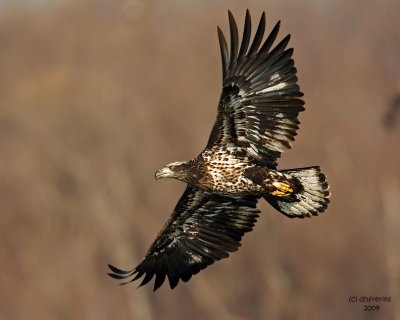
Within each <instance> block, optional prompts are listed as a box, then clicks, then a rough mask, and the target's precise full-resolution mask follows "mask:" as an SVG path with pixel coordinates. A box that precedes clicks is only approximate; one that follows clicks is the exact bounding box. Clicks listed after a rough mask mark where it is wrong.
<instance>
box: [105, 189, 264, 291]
mask: <svg viewBox="0 0 400 320" xmlns="http://www.w3.org/2000/svg"><path fill="white" fill-rule="evenodd" d="M257 200H258V199H257V197H252V196H251V197H244V198H242V199H233V198H227V197H223V196H219V195H215V194H208V193H205V192H203V191H202V190H200V189H197V188H195V187H187V189H186V191H185V192H184V194H183V195H182V197H181V199H180V200H179V202H178V204H177V205H176V207H175V210H174V212H173V213H172V215H171V217H170V218H169V220H168V221H167V223H166V225H165V226H164V228H163V229H162V230H161V231H160V233H159V234H158V236H157V238H156V239H155V241H154V243H153V244H152V245H151V247H150V249H149V251H148V252H147V254H146V256H145V257H144V259H143V261H142V262H141V263H140V264H139V265H138V266H137V267H136V268H134V269H133V270H130V271H122V270H119V269H117V268H115V267H113V266H109V267H110V269H111V271H112V273H109V275H110V276H111V277H113V278H116V279H126V278H130V277H132V279H130V280H129V281H128V282H124V284H126V283H129V282H132V281H134V280H137V279H139V278H140V277H142V276H143V275H145V277H144V279H143V281H142V283H141V284H140V286H142V285H144V284H146V283H148V282H149V281H150V280H151V279H152V278H153V276H155V277H156V279H155V283H154V291H155V290H157V289H158V288H159V287H160V286H161V285H162V284H163V282H164V280H165V277H166V276H168V280H169V283H170V286H171V289H173V288H175V287H176V285H177V284H178V282H179V279H182V280H183V281H185V282H186V281H188V280H189V279H190V278H191V277H192V275H194V274H196V273H198V272H199V271H200V270H202V269H204V268H206V267H207V266H208V265H210V264H212V263H214V262H215V261H217V260H220V259H222V258H226V257H228V255H229V252H233V251H236V250H237V249H238V247H239V246H240V240H241V239H242V236H243V234H244V233H245V232H248V231H251V230H252V229H253V226H254V223H255V222H256V219H257V217H258V213H259V212H260V211H259V210H258V209H257V208H256V204H257Z"/></svg>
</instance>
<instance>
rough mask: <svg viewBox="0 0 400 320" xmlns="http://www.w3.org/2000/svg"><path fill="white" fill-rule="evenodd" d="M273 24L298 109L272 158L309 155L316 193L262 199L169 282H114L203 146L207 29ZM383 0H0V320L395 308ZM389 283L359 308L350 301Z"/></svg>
mask: <svg viewBox="0 0 400 320" xmlns="http://www.w3.org/2000/svg"><path fill="white" fill-rule="evenodd" d="M247 7H248V8H249V9H250V10H251V13H252V16H253V20H254V22H256V21H258V19H259V16H260V14H261V12H262V11H263V10H266V11H267V24H268V28H269V30H270V28H272V26H273V25H274V24H275V22H276V21H277V20H279V19H281V20H282V32H281V35H280V37H281V38H282V37H283V36H284V35H285V34H287V33H291V34H292V40H291V45H292V46H293V47H294V48H295V53H294V58H295V61H296V66H297V68H298V70H299V72H298V75H299V81H300V86H301V89H302V91H303V92H304V93H305V97H304V98H305V101H306V108H307V110H306V112H305V113H303V114H302V115H301V118H300V120H301V122H302V125H301V129H300V131H299V135H298V137H297V140H296V142H295V143H294V144H293V150H291V151H289V152H287V153H285V154H284V155H283V157H282V159H281V161H280V168H292V167H301V166H308V165H317V164H319V165H321V166H322V168H323V170H324V171H325V172H326V173H327V175H328V177H329V182H330V184H331V191H332V204H331V206H330V207H329V209H328V211H327V212H326V214H323V215H322V216H320V217H318V218H312V219H305V220H290V219H287V218H286V217H284V216H283V215H280V214H278V213H277V212H276V211H275V210H274V209H273V208H272V207H269V206H268V205H267V204H265V203H261V204H260V208H261V210H262V212H263V214H262V216H261V217H260V218H259V221H258V223H257V225H256V227H255V230H254V231H253V232H252V233H250V234H248V235H247V236H245V238H244V241H243V246H242V248H241V249H240V250H239V251H238V252H237V253H235V254H233V255H231V257H230V258H229V259H225V260H223V261H221V262H219V263H217V264H215V265H213V266H211V267H209V268H207V269H206V270H204V271H203V272H201V273H200V274H199V275H197V276H195V277H194V278H193V279H192V280H191V281H190V282H189V283H188V284H180V285H179V286H178V287H177V288H176V289H175V290H173V291H171V290H170V289H169V287H168V285H165V286H163V287H162V288H161V289H160V290H159V291H158V292H157V293H155V294H154V293H153V292H152V291H151V289H152V288H151V286H147V287H144V288H141V289H138V290H137V289H136V288H135V287H136V285H135V284H133V285H130V286H124V287H120V286H118V285H117V282H116V281H114V280H112V279H110V278H109V277H108V276H107V275H106V271H107V263H112V264H114V265H116V266H118V267H121V268H130V267H132V266H133V265H135V264H137V263H138V262H140V260H141V259H142V257H143V255H144V254H145V252H146V250H147V248H148V246H149V245H150V243H151V241H152V240H153V239H154V237H155V235H156V233H157V232H158V230H159V229H160V228H161V226H162V225H163V224H164V222H165V220H166V219H167V217H168V216H169V214H170V212H171V211H172V209H173V207H174V206H175V204H176V201H177V199H178V197H180V194H181V192H182V191H183V189H184V184H183V183H180V182H177V181H172V180H163V181H159V182H157V183H156V182H155V181H154V178H153V176H154V171H155V170H156V169H158V168H159V167H161V166H163V165H165V164H166V163H168V162H172V161H177V160H186V159H189V158H192V157H194V156H196V155H197V154H198V153H199V152H200V151H201V150H202V148H203V147H204V146H205V143H206V141H207V138H208V135H209V133H210V130H211V127H212V124H213V121H214V119H215V114H216V105H217V102H218V98H219V94H220V90H221V66H220V57H219V49H218V45H217V34H216V26H217V25H219V26H221V27H222V28H223V29H224V30H228V20H227V10H228V9H231V10H232V11H233V13H234V14H235V16H236V17H237V18H238V22H239V24H240V26H241V27H242V23H243V18H244V13H245V9H246V8H247ZM399 12H400V3H399V2H398V1H397V0H384V1H372V0H367V1H362V0H358V1H353V2H344V1H339V0H330V1H324V2H322V1H316V0H306V1H302V2H300V1H297V2H295V1H288V0H284V1H269V2H265V1H251V2H250V3H244V2H241V1H227V0H226V1H218V2H216V3H215V2H211V1H191V2H189V1H183V0H165V1H155V0H153V1H144V0H142V1H140V0H131V1H119V0H117V1H105V0H103V1H94V0H93V1H90V0H88V1H66V0H65V1H62V0H59V1H45V0H41V1H11V0H9V1H4V0H3V1H0V57H1V58H0V70H1V72H0V261H1V265H0V271H1V272H0V318H1V319H11V320H14V319H94V320H102V319H193V320H195V319H350V318H351V319H395V318H397V319H399V317H400V309H399V299H400V296H399V283H400V282H399V281H400V278H399V270H400V260H399V251H398V243H399V241H400V217H399V216H400V172H399V164H400V152H399V148H400V143H399V138H400V124H398V126H397V127H394V128H393V129H392V130H390V131H388V130H386V129H385V127H384V126H383V122H382V119H383V117H384V114H385V112H386V109H387V106H388V103H389V102H390V101H391V99H392V97H393V95H396V94H398V92H399V91H398V90H400V87H399V83H400V64H399V57H400V24H399V22H398V21H399V20H398V16H399V15H398V13H399ZM362 295H365V296H391V298H392V302H391V303H382V304H381V306H380V310H379V311H378V312H375V313H372V312H369V313H368V312H364V311H363V310H362V309H363V304H362V303H353V304H352V303H349V302H348V298H349V296H362Z"/></svg>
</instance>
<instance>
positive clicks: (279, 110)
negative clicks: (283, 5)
mask: <svg viewBox="0 0 400 320" xmlns="http://www.w3.org/2000/svg"><path fill="white" fill-rule="evenodd" d="M228 16H229V27H230V50H229V51H228V46H227V43H226V40H225V36H224V34H223V32H222V31H221V29H220V28H218V38H219V45H220V49H221V57H222V74H223V89H222V94H221V98H220V101H219V105H218V113H217V119H216V121H215V124H214V127H213V129H212V131H211V135H210V138H209V140H208V143H207V146H206V148H205V149H204V150H203V152H201V153H200V155H199V156H198V157H197V158H194V159H192V160H189V161H185V162H174V163H171V164H169V165H167V166H165V167H164V168H162V169H160V170H158V171H157V172H156V173H155V178H156V179H160V178H175V179H178V180H180V181H183V182H186V183H187V188H186V191H185V192H184V193H183V195H182V197H181V198H180V200H179V201H178V204H177V205H176V207H175V209H174V211H173V213H172V215H171V216H170V218H169V219H168V221H167V223H166V224H165V226H164V228H163V229H162V230H161V231H160V232H159V234H158V235H157V237H156V239H155V241H154V243H153V244H152V245H151V246H150V249H149V250H148V252H147V254H146V256H145V257H144V259H143V261H142V262H141V263H140V264H139V265H138V266H136V267H135V268H133V269H132V270H129V271H123V270H120V269H118V268H116V267H113V266H111V265H109V268H110V269H111V272H110V273H109V275H110V276H111V277H113V278H115V279H125V281H124V282H123V284H126V283H129V282H132V281H134V280H137V279H139V278H141V277H142V276H144V278H143V280H142V282H141V284H140V286H142V285H144V284H146V283H148V282H149V281H150V280H151V279H152V278H153V277H154V276H155V283H154V291H155V290H157V289H158V288H159V287H160V286H161V285H162V284H163V283H164V281H165V278H166V277H168V280H169V284H170V287H171V289H173V288H175V287H176V286H177V284H178V282H179V280H182V281H184V282H186V281H188V280H189V279H190V278H191V277H192V276H193V275H195V274H197V273H198V272H199V271H200V270H202V269H204V268H206V267H207V266H208V265H210V264H212V263H214V262H215V261H217V260H220V259H222V258H226V257H228V256H229V253H230V252H233V251H236V250H237V249H238V248H239V246H240V241H241V239H242V236H243V235H244V233H246V232H249V231H251V230H252V229H253V226H254V224H255V222H256V220H257V217H258V215H259V213H260V211H259V210H258V209H257V207H256V205H257V202H258V200H259V199H260V198H264V199H265V200H266V201H268V202H269V203H270V204H271V205H272V206H273V207H274V208H275V209H276V210H277V211H279V212H281V213H283V214H284V215H286V216H288V217H290V218H304V217H311V216H316V215H318V214H319V213H321V212H323V211H324V210H325V209H326V208H327V206H328V203H329V196H330V193H329V191H328V183H327V182H326V177H325V175H324V174H323V173H321V170H320V168H319V167H307V168H298V169H290V170H278V169H277V162H276V161H277V159H278V158H279V157H280V155H281V153H282V152H283V151H284V150H286V149H289V148H290V147H291V146H290V142H291V141H293V140H294V138H295V135H296V131H297V129H298V128H299V127H298V126H299V123H300V122H299V120H298V119H297V117H298V114H299V112H301V111H303V110H304V107H303V105H304V102H303V100H301V97H302V96H303V94H302V93H301V92H300V90H299V86H298V85H297V77H296V68H295V67H294V61H293V59H292V54H293V49H291V48H290V49H288V48H287V45H288V42H289V39H290V35H287V36H286V37H285V38H283V40H281V41H280V42H279V43H278V44H277V45H276V46H273V44H274V42H275V40H276V37H277V35H278V31H279V26H280V22H278V23H277V24H276V25H275V27H274V28H273V29H272V31H271V32H270V34H269V35H268V37H266V39H265V40H264V41H263V38H264V31H265V12H263V13H262V15H261V19H260V21H259V24H258V27H257V30H256V32H255V36H254V38H253V41H250V40H251V17H250V13H249V11H248V10H247V12H246V17H245V23H244V30H243V36H242V40H241V43H239V36H238V29H237V24H236V22H235V19H234V17H233V15H232V13H231V12H228ZM250 42H251V43H250ZM239 44H240V47H239Z"/></svg>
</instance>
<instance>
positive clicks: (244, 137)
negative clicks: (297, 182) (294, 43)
mask: <svg viewBox="0 0 400 320" xmlns="http://www.w3.org/2000/svg"><path fill="white" fill-rule="evenodd" d="M229 26H230V34H231V45H230V54H228V48H227V44H226V40H225V37H224V34H223V33H222V31H221V30H220V29H219V28H218V37H219V44H220V48H221V56H222V73H223V90H222V94H221V98H220V101H219V105H218V114H217V120H216V122H215V124H214V127H213V130H212V132H211V136H210V138H209V141H208V144H207V149H215V148H220V147H222V146H239V147H243V148H245V150H247V152H248V154H249V155H250V156H252V157H253V158H255V159H257V160H258V161H260V162H262V163H263V164H264V165H266V166H269V167H270V168H274V167H276V162H275V161H276V159H277V158H279V157H280V154H281V152H283V151H284V150H286V149H289V148H290V141H293V140H294V137H295V135H296V130H297V129H298V125H299V123H300V122H299V121H298V119H297V116H298V114H299V112H300V111H303V110H304V107H303V105H304V102H303V101H302V100H301V99H299V97H301V96H303V94H302V93H301V92H300V91H299V86H298V85H297V77H296V68H295V67H294V61H293V59H292V58H291V57H292V54H293V49H286V46H287V44H288V42H289V39H290V35H288V36H286V37H285V38H284V39H283V40H282V41H281V42H279V43H278V44H277V45H276V47H274V48H273V49H271V48H272V45H273V43H274V41H275V39H276V36H277V34H278V31H279V26H280V22H278V23H277V24H276V25H275V27H274V28H273V29H272V31H271V33H270V35H269V36H268V37H267V38H266V40H265V41H264V43H263V44H262V46H261V47H260V45H261V43H262V39H263V37H264V31H265V13H264V12H263V14H262V16H261V19H260V22H259V25H258V28H257V31H256V34H255V36H254V39H253V42H252V43H251V46H250V38H251V17H250V14H249V11H248V10H247V12H246V19H245V24H244V31H243V38H242V42H241V45H240V49H239V37H238V29H237V25H236V22H235V19H234V18H233V16H232V14H231V12H229ZM249 46H250V48H249Z"/></svg>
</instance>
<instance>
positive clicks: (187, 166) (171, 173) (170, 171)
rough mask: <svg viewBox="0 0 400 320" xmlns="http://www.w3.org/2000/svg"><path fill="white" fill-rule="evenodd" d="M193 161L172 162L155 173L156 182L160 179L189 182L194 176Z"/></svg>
mask: <svg viewBox="0 0 400 320" xmlns="http://www.w3.org/2000/svg"><path fill="white" fill-rule="evenodd" d="M193 169H194V168H193V161H192V160H191V161H185V162H179V161H178V162H173V163H170V164H168V165H166V166H165V167H164V168H161V169H160V170H157V171H156V173H155V178H156V180H158V179H161V178H175V179H178V180H181V181H184V182H190V181H191V180H192V178H193V177H194V175H195V170H193Z"/></svg>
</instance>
